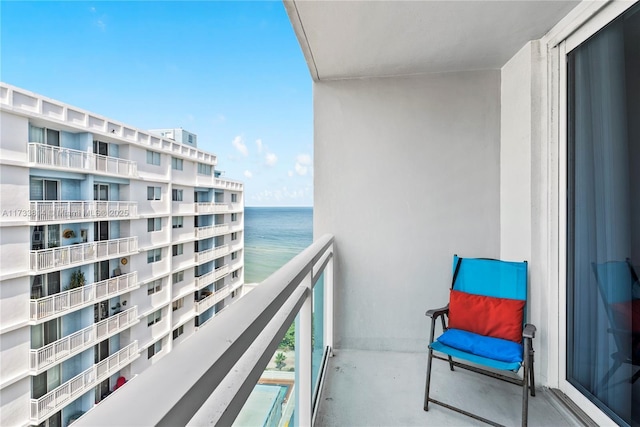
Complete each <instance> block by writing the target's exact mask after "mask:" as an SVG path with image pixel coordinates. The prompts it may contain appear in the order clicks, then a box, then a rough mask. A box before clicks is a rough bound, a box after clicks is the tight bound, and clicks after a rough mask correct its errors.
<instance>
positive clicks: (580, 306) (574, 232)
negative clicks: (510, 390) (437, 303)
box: [566, 5, 640, 425]
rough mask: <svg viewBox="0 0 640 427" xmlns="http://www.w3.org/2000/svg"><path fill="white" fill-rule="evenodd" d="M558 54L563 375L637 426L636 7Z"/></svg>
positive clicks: (639, 182)
mask: <svg viewBox="0 0 640 427" xmlns="http://www.w3.org/2000/svg"><path fill="white" fill-rule="evenodd" d="M567 60H568V64H567V65H568V67H567V68H568V76H567V81H568V127H567V128H568V164H567V171H568V176H567V183H568V188H567V196H568V198H567V207H568V210H567V343H566V344H567V366H566V372H567V381H568V382H569V383H570V384H572V385H573V386H574V387H575V388H576V389H577V390H579V391H580V392H581V393H583V394H584V395H585V396H586V397H587V398H589V399H590V400H591V401H592V402H594V404H596V405H597V406H598V407H599V408H600V409H602V410H603V411H604V412H605V413H606V414H607V415H608V416H610V417H611V418H612V419H613V420H614V421H616V422H617V423H618V424H621V425H640V380H639V379H638V378H639V377H640V373H639V371H640V283H638V276H637V274H638V273H637V272H638V271H639V270H638V266H639V265H640V5H636V6H634V7H633V8H631V9H629V10H628V11H627V12H626V13H624V14H623V15H622V16H620V17H619V18H617V19H616V20H615V21H613V22H612V23H611V24H609V25H608V26H606V27H605V28H603V29H602V30H601V31H600V32H598V33H597V34H595V35H594V36H593V37H591V38H590V39H588V40H587V41H585V42H584V43H583V44H581V45H580V46H578V47H577V48H576V49H574V50H573V51H571V52H570V53H569V54H568V55H567Z"/></svg>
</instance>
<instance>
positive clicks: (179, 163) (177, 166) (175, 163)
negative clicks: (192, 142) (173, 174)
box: [171, 157, 184, 171]
mask: <svg viewBox="0 0 640 427" xmlns="http://www.w3.org/2000/svg"><path fill="white" fill-rule="evenodd" d="M183 162H184V161H183V160H182V159H178V158H177V157H172V158H171V169H174V170H177V171H181V170H182V167H183Z"/></svg>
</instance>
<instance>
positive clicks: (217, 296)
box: [195, 286, 231, 315]
mask: <svg viewBox="0 0 640 427" xmlns="http://www.w3.org/2000/svg"><path fill="white" fill-rule="evenodd" d="M229 294H231V287H230V286H225V287H223V288H222V289H219V290H217V291H215V292H214V293H212V294H211V295H208V296H207V297H205V298H203V299H201V300H200V301H196V303H195V309H196V313H197V314H198V315H200V314H202V313H204V312H205V311H207V310H208V309H210V308H211V307H213V306H214V305H216V304H217V303H219V302H220V301H222V300H223V299H225V298H226V297H228V296H229Z"/></svg>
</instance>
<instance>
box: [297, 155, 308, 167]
mask: <svg viewBox="0 0 640 427" xmlns="http://www.w3.org/2000/svg"><path fill="white" fill-rule="evenodd" d="M296 160H297V161H298V163H300V164H301V165H303V166H308V165H310V164H311V156H310V155H308V154H298V157H296Z"/></svg>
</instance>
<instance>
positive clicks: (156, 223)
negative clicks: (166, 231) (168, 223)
mask: <svg viewBox="0 0 640 427" xmlns="http://www.w3.org/2000/svg"><path fill="white" fill-rule="evenodd" d="M160 230H162V218H149V219H147V231H149V232H151V231H160Z"/></svg>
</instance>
